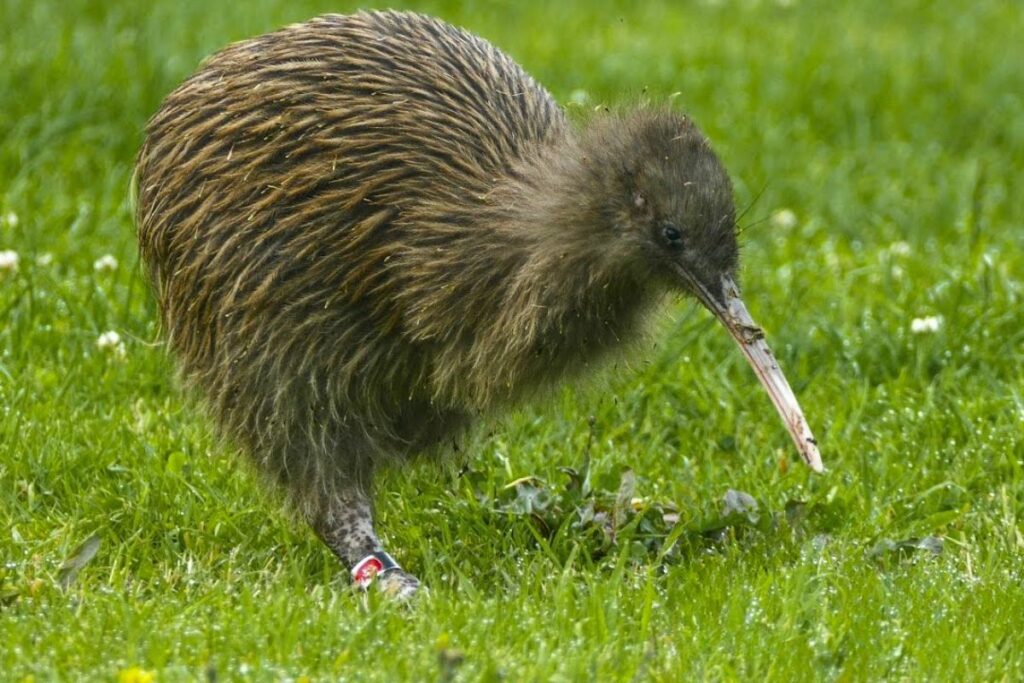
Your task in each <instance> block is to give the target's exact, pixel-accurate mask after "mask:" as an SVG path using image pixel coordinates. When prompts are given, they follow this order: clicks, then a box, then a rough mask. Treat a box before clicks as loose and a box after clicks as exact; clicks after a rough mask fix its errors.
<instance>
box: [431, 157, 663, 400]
mask: <svg viewBox="0 0 1024 683" xmlns="http://www.w3.org/2000/svg"><path fill="white" fill-rule="evenodd" d="M554 152H555V150H553V151H552V154H550V155H542V156H541V158H539V159H536V160H533V161H532V162H531V163H530V164H524V165H523V167H521V168H518V169H516V171H515V172H514V173H513V174H511V175H510V177H509V179H508V180H507V181H505V182H503V183H502V184H501V185H500V186H499V187H497V188H496V189H494V190H493V191H491V192H490V193H489V194H488V195H487V196H486V197H485V198H484V203H483V205H482V206H480V207H478V209H477V213H476V221H475V223H476V224H475V226H474V229H473V230H472V233H473V234H474V235H475V236H476V237H475V238H474V239H476V240H478V241H477V244H476V245H475V246H474V252H473V253H474V256H473V258H470V259H468V260H467V261H466V262H465V264H464V266H465V267H466V268H468V269H469V270H470V271H478V272H475V273H474V274H475V275H477V277H473V278H468V279H467V281H468V280H472V281H474V282H476V283H478V285H480V286H479V288H478V289H477V290H475V291H473V292H467V293H464V294H466V296H464V297H463V298H462V299H461V300H460V302H461V305H462V306H463V307H464V310H463V314H462V316H461V321H462V326H461V331H462V333H463V336H464V340H465V343H464V344H456V345H451V344H448V345H444V348H445V352H448V353H452V354H454V355H457V356H458V358H455V357H454V355H453V357H452V358H450V359H443V360H446V361H456V362H450V363H445V362H441V363H439V364H438V366H437V367H439V368H441V367H443V368H445V369H446V371H447V372H452V374H450V375H448V376H446V377H440V378H437V379H439V380H440V382H439V384H438V386H439V387H441V388H443V390H442V391H440V392H439V393H446V391H447V390H452V391H457V392H458V393H466V392H468V393H469V395H468V396H464V397H463V400H464V401H465V403H466V404H468V405H476V406H487V405H494V404H501V403H505V402H508V401H515V400H517V399H519V398H522V397H524V396H526V395H528V394H529V393H531V392H533V391H534V390H536V389H538V388H542V387H544V386H546V385H551V384H552V383H553V382H554V381H556V380H558V379H559V378H560V377H562V376H565V375H568V374H573V373H574V372H576V371H579V370H582V369H584V368H587V367H590V366H592V364H593V363H595V362H596V361H598V360H599V359H600V358H601V357H602V356H604V355H607V354H608V352H610V351H612V350H613V349H615V348H616V347H621V346H622V345H623V344H624V343H626V342H628V341H629V340H631V339H633V338H635V337H636V336H637V332H638V330H639V328H640V327H641V323H642V320H643V318H644V317H645V314H646V313H647V312H648V311H649V310H650V309H651V307H652V304H654V303H655V301H656V300H657V298H658V297H657V295H656V293H655V292H653V291H651V288H650V287H649V286H648V285H647V282H648V280H649V278H647V277H645V276H644V274H643V273H641V272H639V271H638V269H637V267H636V265H635V264H630V263H628V262H626V261H624V260H622V259H621V258H618V255H617V254H616V253H615V251H616V249H615V245H613V244H608V243H607V241H606V240H603V239H602V237H601V236H600V233H599V229H598V228H599V225H600V220H601V217H600V216H598V215H596V213H595V211H596V210H595V209H593V208H591V207H592V206H597V205H598V202H597V201H592V197H591V196H590V193H591V192H592V191H593V190H592V189H590V188H588V187H587V186H586V179H585V177H584V176H582V175H581V174H580V173H579V169H577V168H573V164H574V163H576V161H575V159H576V157H575V156H574V155H556V154H554ZM484 283H486V284H484ZM453 301H454V299H453ZM449 333H453V334H458V333H459V331H457V330H449ZM456 368H458V370H456ZM453 371H454V372H457V373H458V374H457V375H456V374H454V372H453ZM467 379H469V380H470V381H466V380H467Z"/></svg>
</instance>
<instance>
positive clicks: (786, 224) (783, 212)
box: [772, 209, 796, 230]
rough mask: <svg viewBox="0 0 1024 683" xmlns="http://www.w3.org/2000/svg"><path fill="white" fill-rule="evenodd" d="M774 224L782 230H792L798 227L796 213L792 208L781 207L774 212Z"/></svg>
mask: <svg viewBox="0 0 1024 683" xmlns="http://www.w3.org/2000/svg"><path fill="white" fill-rule="evenodd" d="M772 225H773V226H775V227H776V228H779V229H780V230H792V229H793V228H795V227H796V214H795V213H793V212H792V211H791V210H790V209H779V210H778V211H776V212H775V213H773V214H772Z"/></svg>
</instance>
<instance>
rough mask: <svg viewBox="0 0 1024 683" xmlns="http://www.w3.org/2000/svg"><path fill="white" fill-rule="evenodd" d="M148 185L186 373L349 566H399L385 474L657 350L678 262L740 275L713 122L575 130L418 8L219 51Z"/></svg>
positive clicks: (669, 117) (487, 51)
mask: <svg viewBox="0 0 1024 683" xmlns="http://www.w3.org/2000/svg"><path fill="white" fill-rule="evenodd" d="M650 159H656V162H655V163H654V165H653V168H652V167H651V163H650V161H649V160H650ZM137 183H138V196H139V202H138V228H139V241H140V250H141V253H142V256H143V260H144V262H145V263H146V266H147V268H148V271H149V273H150V276H151V278H152V280H153V283H154V287H155V289H156V291H157V296H158V300H159V303H160V308H161V316H162V322H163V326H164V328H165V333H166V335H167V337H168V340H169V344H170V347H171V349H172V351H173V352H174V354H175V355H176V356H177V358H178V359H179V362H180V364H181V366H182V369H183V373H184V375H185V377H186V378H187V379H188V380H189V381H190V382H191V383H192V384H194V385H195V386H197V387H198V388H199V389H200V390H201V392H202V393H203V394H204V395H205V396H206V397H207V399H208V400H209V403H210V405H211V407H212V409H213V411H214V413H215V416H216V418H217V421H218V423H219V424H220V425H221V426H222V428H223V429H224V431H225V432H226V433H227V434H229V435H230V436H231V437H232V438H234V439H236V440H237V441H238V442H240V443H241V444H242V446H243V447H244V449H245V450H246V451H247V452H248V453H250V454H251V455H252V456H253V457H254V459H255V460H256V462H257V463H259V465H260V466H261V467H262V469H263V471H265V472H266V473H268V474H269V475H270V476H271V477H272V478H274V479H276V480H277V481H279V482H280V483H281V484H282V485H283V486H284V487H285V489H286V490H288V491H289V492H290V493H291V494H292V497H293V499H294V500H295V501H296V503H297V504H298V505H299V506H300V508H301V509H302V511H303V512H304V513H305V514H306V515H307V516H308V518H309V519H310V521H311V523H312V524H313V526H314V528H316V529H317V531H318V533H319V534H320V535H321V537H323V538H324V540H325V541H326V542H327V543H328V544H329V545H330V546H331V547H332V549H334V550H335V551H336V552H337V553H338V554H339V555H340V556H341V557H342V558H343V559H345V560H346V561H348V562H349V563H350V564H354V563H356V561H357V560H358V559H359V558H360V557H362V556H364V555H366V554H367V553H371V552H374V551H378V550H380V547H379V543H378V542H377V540H376V537H375V535H374V534H373V529H372V524H371V523H370V518H369V509H370V506H369V498H368V494H367V491H368V488H369V483H370V480H371V478H372V474H373V472H374V470H375V469H376V468H377V467H378V466H379V465H380V464H382V463H384V462H387V461H396V460H401V459H402V458H404V457H407V456H409V455H413V454H417V453H421V452H424V451H426V452H429V451H432V450H437V448H438V447H439V446H440V447H444V446H447V445H448V444H450V443H451V441H452V439H453V438H454V437H456V436H458V434H459V433H460V432H461V431H462V430H463V429H465V428H466V427H467V426H469V425H470V424H471V423H472V422H473V421H474V420H475V419H476V418H478V417H479V416H480V415H482V414H487V413H490V412H492V411H494V410H495V409H500V408H502V407H505V406H507V405H510V404H512V403H515V402H517V401H520V400H522V399H523V398H526V397H528V396H529V395H531V394H532V393H534V392H536V391H537V390H540V389H543V388H545V387H548V386H551V385H552V384H553V383H555V382H556V381H557V380H559V379H561V378H563V377H564V376H566V375H568V374H572V373H573V372H575V371H578V370H579V369H581V368H583V367H586V366H587V365H588V364H590V363H592V362H593V361H595V360H596V359H597V358H599V357H600V356H601V355H603V354H605V353H607V352H608V351H610V350H612V349H614V348H616V347H618V346H620V345H621V344H622V343H623V341H624V340H628V339H630V338H633V337H635V334H636V332H637V329H638V327H639V326H640V323H641V321H642V320H643V318H644V315H645V313H646V312H647V311H648V310H649V309H650V308H651V307H652V305H653V304H654V303H656V302H657V300H658V299H659V298H660V295H661V293H662V292H664V291H666V289H668V288H670V286H669V285H668V284H667V283H669V282H670V281H671V280H672V278H673V275H672V272H673V271H672V268H673V267H676V266H673V265H672V264H673V263H675V262H674V261H672V259H677V260H681V261H686V260H687V259H689V261H692V267H689V268H688V272H690V273H691V275H692V277H695V278H697V280H699V281H700V282H702V283H706V284H707V283H710V284H707V287H708V288H710V289H716V288H717V289H721V288H720V287H718V286H717V285H716V284H715V283H716V282H717V280H716V278H717V277H718V276H719V275H722V274H725V275H728V276H731V274H732V272H733V270H734V268H735V255H736V248H735V234H734V225H733V216H732V203H731V191H730V187H729V183H728V178H727V176H726V175H725V172H724V170H723V169H722V168H721V166H720V164H718V162H717V159H716V158H715V157H714V155H713V154H712V153H711V151H710V148H709V147H708V146H707V144H706V141H705V140H704V138H703V136H701V135H700V133H699V132H698V131H697V129H696V128H695V127H694V126H693V125H692V124H691V123H689V122H688V121H687V120H685V119H683V118H681V117H678V116H676V115H673V114H670V113H665V112H638V113H635V114H632V115H630V116H628V117H625V118H618V117H613V116H609V117H606V118H605V119H603V120H599V121H595V122H593V123H592V124H591V125H590V126H589V127H588V128H587V129H586V130H583V131H580V130H577V129H576V128H575V127H574V126H572V125H570V124H569V123H568V122H567V120H566V118H565V116H564V115H563V113H562V111H561V110H560V109H559V108H558V106H557V105H556V104H555V102H554V101H553V99H552V98H551V97H550V96H549V95H548V93H547V92H546V91H545V90H544V89H543V88H542V87H540V86H539V85H538V84H537V83H535V82H534V81H533V79H532V78H530V77H529V76H528V75H527V74H526V73H525V72H524V71H523V70H522V69H521V68H520V67H519V66H518V65H516V64H515V62H513V61H512V60H511V59H510V58H508V57H507V56H506V55H504V54H503V53H501V52H500V51H498V50H497V49H495V48H494V47H492V46H491V45H490V44H488V43H486V42H485V41H483V40H481V39H479V38H476V37H474V36H472V35H470V34H468V33H466V32H464V31H462V30H460V29H457V28H454V27H452V26H450V25H448V24H445V23H443V22H440V21H438V20H435V19H431V18H428V17H424V16H421V15H416V14H409V13H399V12H384V13H359V14H356V15H352V16H326V17H321V18H318V19H315V20H312V21H310V22H307V23H304V24H298V25H294V26H291V27H288V28H285V29H283V30H281V31H278V32H275V33H271V34H267V35H265V36H261V37H258V38H255V39H252V40H249V41H245V42H242V43H239V44H236V45H233V46H231V47H229V48H227V49H225V50H224V51H222V52H220V53H218V54H217V55H215V56H213V57H212V58H210V59H209V60H208V61H206V62H205V63H204V64H203V66H202V67H201V68H200V70H199V71H198V72H197V73H196V74H195V75H193V76H192V77H191V78H190V79H189V80H187V81H186V82H185V83H184V84H182V85H181V86H180V87H179V88H178V89H177V90H175V91H174V93H172V94H171V95H170V96H169V97H168V98H167V99H166V100H165V102H164V104H163V106H162V107H161V109H160V111H159V112H158V113H157V114H156V115H155V116H154V118H153V119H152V120H151V122H150V124H149V126H148V129H147V139H146V143H145V145H144V147H143V149H142V150H141V152H140V155H139V159H138V165H137ZM673 188H678V189H673ZM666 216H667V217H666ZM680 216H686V217H689V218H685V221H684V222H686V221H691V219H692V221H693V222H694V224H696V223H698V222H699V223H700V229H699V230H697V229H696V228H694V229H690V228H689V223H688V222H687V223H686V225H683V226H682V227H681V228H679V229H675V228H674V225H675V224H674V223H673V222H672V221H673V220H675V222H676V223H678V222H679V221H681V220H683V219H682V218H678V217H680ZM648 225H650V226H653V227H650V229H649V228H648ZM666 225H669V226H670V227H673V229H675V233H670V232H668V228H665V227H664V226H666ZM652 231H653V232H652ZM672 234H675V235H677V236H679V235H682V236H680V237H679V239H678V240H676V241H673V240H671V239H670V240H669V241H668V242H665V240H666V239H668V237H665V236H666V235H668V236H669V237H671V235H672ZM684 238H685V240H686V242H685V244H686V247H687V249H688V250H692V251H694V253H697V252H699V253H700V254H701V256H702V259H697V258H696V257H688V256H684V255H683V248H682V247H681V246H680V245H681V244H682V242H681V240H683V239H684ZM652 244H653V245H654V246H652ZM666 245H667V246H666ZM673 245H675V246H673ZM662 248H664V249H665V250H667V251H669V252H671V251H672V250H675V251H676V252H677V255H676V256H673V257H671V258H669V257H667V256H666V257H663V256H662V255H661V253H660V251H659V250H660V249H662ZM688 277H689V276H688ZM701 286H704V285H701ZM715 296H718V294H717V293H716V294H715ZM702 300H703V299H702ZM722 300H723V301H724V298H723V299H722ZM705 303H707V302H705ZM399 574H400V575H401V576H404V577H407V575H404V574H402V573H400V572H399ZM407 578H408V581H406V582H405V583H404V584H402V585H403V587H404V588H409V587H410V586H414V585H415V584H414V580H412V579H411V577H407Z"/></svg>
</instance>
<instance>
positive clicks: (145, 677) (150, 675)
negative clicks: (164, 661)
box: [117, 666, 156, 683]
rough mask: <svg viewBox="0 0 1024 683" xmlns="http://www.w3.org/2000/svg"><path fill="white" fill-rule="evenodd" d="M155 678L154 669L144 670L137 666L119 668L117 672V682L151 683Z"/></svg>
mask: <svg viewBox="0 0 1024 683" xmlns="http://www.w3.org/2000/svg"><path fill="white" fill-rule="evenodd" d="M155 680H156V672H155V671H146V670H145V669H140V668H139V667H137V666H133V667H131V668H130V669H121V671H119V672H118V674H117V683H153V681H155Z"/></svg>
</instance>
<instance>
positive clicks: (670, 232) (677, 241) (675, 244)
mask: <svg viewBox="0 0 1024 683" xmlns="http://www.w3.org/2000/svg"><path fill="white" fill-rule="evenodd" d="M661 236H662V237H664V238H665V242H666V243H667V244H668V246H669V248H670V249H682V248H683V233H681V232H679V228H677V227H676V226H674V225H672V224H671V223H666V224H665V225H663V226H662V228H661Z"/></svg>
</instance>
